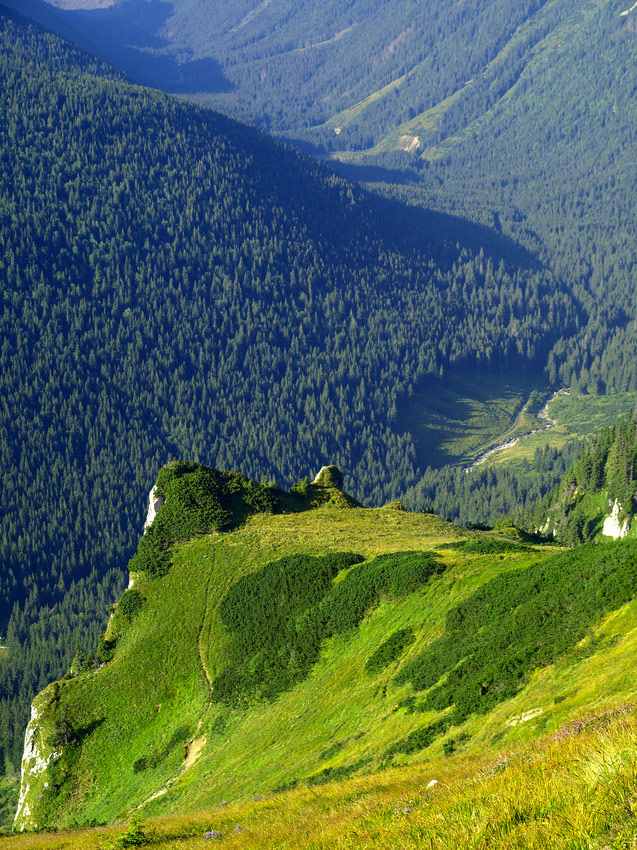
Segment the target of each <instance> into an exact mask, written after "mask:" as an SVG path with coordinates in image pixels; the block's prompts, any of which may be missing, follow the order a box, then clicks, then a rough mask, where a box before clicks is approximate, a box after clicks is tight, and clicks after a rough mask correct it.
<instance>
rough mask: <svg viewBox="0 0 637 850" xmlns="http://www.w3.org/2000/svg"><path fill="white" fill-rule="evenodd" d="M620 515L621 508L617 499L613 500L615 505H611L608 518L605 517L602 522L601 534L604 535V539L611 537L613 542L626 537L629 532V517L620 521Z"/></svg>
mask: <svg viewBox="0 0 637 850" xmlns="http://www.w3.org/2000/svg"><path fill="white" fill-rule="evenodd" d="M621 514H622V506H621V505H620V504H619V502H618V501H617V499H615V504H614V505H613V509H612V511H611V513H610V516H607V517H606V519H605V520H604V527H603V529H602V534H604V535H606V537H612V538H613V539H614V540H619V539H621V538H623V537H626V535H627V534H628V532H629V531H630V517H627V518H626V519H624V520H623V521H622V520H621V519H620V517H621Z"/></svg>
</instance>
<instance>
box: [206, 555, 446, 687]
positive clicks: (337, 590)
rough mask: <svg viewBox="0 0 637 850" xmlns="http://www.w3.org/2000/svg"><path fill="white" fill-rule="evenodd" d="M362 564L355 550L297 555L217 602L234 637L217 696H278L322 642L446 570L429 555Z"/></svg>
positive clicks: (234, 588) (304, 669)
mask: <svg viewBox="0 0 637 850" xmlns="http://www.w3.org/2000/svg"><path fill="white" fill-rule="evenodd" d="M362 560H363V559H362V557H361V556H360V555H354V554H351V553H338V554H333V555H323V556H320V557H312V556H310V555H292V556H289V557H286V558H282V559H281V560H279V561H274V562H271V563H269V564H266V566H264V567H263V568H262V569H261V570H259V571H258V572H256V573H253V574H251V575H248V576H244V577H243V578H241V579H239V581H238V582H236V584H234V585H233V586H232V587H231V588H230V590H229V591H228V592H227V594H226V595H225V597H224V598H223V599H222V601H221V603H220V605H219V617H220V619H221V622H222V623H223V625H224V626H225V628H226V630H227V632H228V633H229V636H230V638H231V639H230V642H229V646H228V648H227V651H226V658H227V663H226V666H225V667H224V669H223V670H222V671H221V673H220V674H219V675H218V676H217V677H216V678H215V680H214V682H213V698H214V699H216V700H218V701H226V702H234V701H236V700H237V699H238V697H239V696H240V695H246V694H250V693H252V694H253V695H255V696H260V697H263V698H266V699H272V698H274V697H276V696H277V695H278V694H279V693H281V692H282V691H284V690H287V689H288V688H289V687H291V686H292V685H293V684H295V683H296V682H298V681H300V680H301V679H302V678H304V677H305V676H306V675H307V673H308V672H309V670H310V669H311V667H312V665H313V664H314V663H315V662H316V660H317V659H318V656H319V652H320V647H321V641H322V640H323V639H324V638H327V637H330V636H331V635H334V634H338V633H343V632H346V631H348V630H349V629H352V628H354V627H355V626H357V625H358V623H360V621H361V620H362V619H363V617H365V615H366V614H367V613H368V611H369V610H370V609H371V608H372V607H373V606H374V605H376V604H377V603H378V601H379V599H380V597H381V596H382V595H389V596H392V597H399V596H403V595H406V594H407V593H410V592H412V591H413V590H415V589H416V588H417V587H420V586H422V585H423V584H425V583H426V581H427V580H428V579H429V578H430V577H431V576H432V575H435V574H437V573H439V572H441V571H442V569H444V568H443V567H442V566H441V565H440V564H438V563H437V562H436V561H435V559H434V558H433V556H432V555H431V553H428V552H400V553H396V554H393V555H382V556H380V557H377V558H374V559H373V560H372V561H367V562H365V563H361V561H362ZM354 565H358V566H354ZM352 566H354V569H350V570H349V572H348V573H347V574H346V575H345V577H344V578H343V580H342V581H340V582H339V583H337V584H334V583H333V580H334V578H335V577H336V576H337V575H338V573H339V572H340V571H341V570H343V569H348V568H349V567H352Z"/></svg>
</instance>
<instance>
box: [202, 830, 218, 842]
mask: <svg viewBox="0 0 637 850" xmlns="http://www.w3.org/2000/svg"><path fill="white" fill-rule="evenodd" d="M205 838H206V841H210V839H211V838H217V839H218V838H221V833H220V832H218V831H217V830H216V829H211V830H209V831H208V832H207V833H206V835H205Z"/></svg>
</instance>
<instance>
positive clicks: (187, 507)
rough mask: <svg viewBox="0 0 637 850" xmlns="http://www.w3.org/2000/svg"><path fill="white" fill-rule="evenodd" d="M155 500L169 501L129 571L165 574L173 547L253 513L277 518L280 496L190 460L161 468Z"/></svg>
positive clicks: (166, 502) (235, 474)
mask: <svg viewBox="0 0 637 850" xmlns="http://www.w3.org/2000/svg"><path fill="white" fill-rule="evenodd" d="M156 486H157V495H160V496H164V498H165V501H164V504H163V505H162V507H161V508H160V509H159V511H158V512H157V515H156V517H155V519H154V521H153V523H152V525H151V526H150V527H149V528H148V529H147V530H146V533H145V534H144V535H143V536H142V538H141V539H140V541H139V545H138V547H137V552H136V553H135V555H133V557H132V558H131V560H130V563H129V565H128V566H129V570H130V571H131V572H146V573H149V574H150V575H153V576H162V575H165V574H166V573H167V572H168V570H169V569H170V557H171V551H172V547H173V546H174V544H175V543H178V542H181V541H184V540H188V539H189V538H191V537H193V536H195V535H197V534H206V533H209V532H211V531H227V530H229V529H230V528H233V527H235V526H236V525H239V524H240V523H241V522H243V520H244V519H245V518H246V517H247V516H248V514H250V513H254V512H255V511H256V512H263V513H274V512H275V511H276V510H277V509H278V506H279V500H278V495H277V491H276V490H275V489H274V488H272V487H268V486H266V485H265V484H257V483H256V482H254V481H249V480H248V479H247V478H244V477H243V476H242V475H239V474H237V473H233V472H219V471H218V470H216V469H211V468H210V467H207V466H200V465H198V464H196V463H190V462H188V461H180V462H178V463H171V464H168V465H167V466H164V467H162V469H161V470H160V471H159V475H158V476H157V485H156Z"/></svg>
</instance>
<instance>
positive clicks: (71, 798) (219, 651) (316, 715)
mask: <svg viewBox="0 0 637 850" xmlns="http://www.w3.org/2000/svg"><path fill="white" fill-rule="evenodd" d="M160 513H161V511H160ZM445 544H446V545H445ZM620 548H621V547H620ZM347 551H350V552H351V551H356V552H359V553H360V554H361V556H362V557H364V558H365V559H366V560H365V561H364V562H363V563H361V564H359V565H353V566H351V567H348V568H347V569H346V570H341V572H340V573H339V574H338V577H337V579H338V580H336V583H335V584H333V590H332V591H329V592H330V593H332V592H334V593H338V592H339V589H341V588H343V589H346V588H347V586H348V582H352V581H353V580H354V577H355V576H356V575H357V572H358V573H359V575H360V574H362V573H360V571H361V570H363V571H364V569H369V568H371V567H372V566H373V565H374V563H375V561H377V562H379V563H381V564H382V563H383V560H385V562H386V563H390V564H391V563H392V561H396V553H401V552H402V553H403V560H404V559H405V558H407V560H409V558H411V557H413V555H410V553H414V552H415V551H419V552H427V553H429V554H430V555H431V554H432V553H434V552H437V553H438V554H437V555H436V556H434V558H435V562H440V563H441V564H442V565H444V568H445V569H444V572H442V573H439V574H438V575H436V576H435V577H434V579H432V580H430V581H429V582H427V583H426V584H425V585H424V586H423V587H420V588H416V589H415V590H414V592H410V593H406V594H403V595H402V596H401V595H400V594H399V595H398V596H396V595H394V596H392V595H391V594H381V598H380V601H379V602H378V603H374V604H372V605H371V606H367V607H366V609H365V611H366V616H365V617H364V619H363V620H362V621H361V622H360V624H359V625H358V626H357V627H356V628H354V629H351V628H350V629H349V630H346V631H345V632H342V633H340V632H336V633H333V634H332V636H331V637H328V636H326V637H325V639H323V641H322V643H321V652H320V656H319V657H318V659H317V661H316V663H314V665H313V666H312V668H311V670H310V671H309V675H307V676H306V677H305V678H304V679H303V680H302V681H298V682H297V683H296V684H295V685H294V687H291V688H289V689H287V690H285V691H284V692H282V693H280V694H279V695H278V696H277V698H276V699H272V698H269V699H267V700H264V699H263V698H258V697H257V695H256V693H255V694H246V695H245V699H242V700H240V701H239V702H238V703H235V704H232V705H227V704H220V703H217V702H215V701H214V700H213V699H212V692H211V683H213V682H214V681H215V678H216V677H217V676H219V675H220V674H221V673H222V672H223V670H224V669H225V667H226V665H227V661H228V657H229V655H231V654H232V635H231V634H229V633H228V631H227V628H226V627H225V626H224V622H223V616H222V615H221V610H222V606H223V600H224V599H225V598H226V597H227V595H228V593H229V592H231V590H232V588H233V587H236V586H237V582H242V581H246V580H252V579H255V578H256V579H257V580H258V576H259V575H260V573H261V572H262V571H263V570H264V569H267V567H268V565H272V564H279V565H280V563H281V561H282V559H286V558H290V557H296V558H300V559H301V561H302V559H303V558H307V557H308V552H311V553H312V556H311V557H312V558H316V559H320V558H321V557H322V556H326V555H330V556H333V555H335V554H338V553H342V552H347ZM599 551H600V552H601V550H599ZM617 551H619V550H617ZM622 551H624V550H622ZM553 552H554V550H551V549H550V548H549V549H546V548H541V547H534V546H530V545H520V543H519V540H517V539H516V538H515V537H513V538H511V539H507V538H506V535H505V536H504V537H503V535H502V534H500V535H494V534H485V533H478V532H475V531H474V532H461V531H460V530H459V529H457V528H454V527H453V526H450V525H449V524H447V523H444V522H443V521H441V520H440V519H439V518H437V517H435V516H432V515H422V514H420V515H419V514H410V513H407V512H404V511H398V510H385V509H362V508H350V509H347V510H345V509H342V508H336V507H334V506H333V505H331V504H329V502H328V503H327V504H324V505H323V506H321V507H319V508H316V509H313V510H309V511H302V512H295V513H280V514H275V515H266V514H263V513H254V514H251V515H249V516H248V517H247V519H246V521H245V523H244V524H243V525H241V526H240V527H238V528H236V529H235V530H233V531H230V532H228V533H225V534H221V535H220V534H218V533H214V534H212V535H199V536H197V537H195V538H194V539H193V540H191V541H190V542H188V543H185V544H181V545H179V546H177V547H176V548H175V549H174V551H173V556H172V565H171V568H170V570H169V572H168V573H167V574H166V575H164V576H163V577H160V578H157V577H151V576H150V575H149V574H148V573H145V574H144V573H142V574H140V575H139V576H138V577H137V579H136V583H135V588H134V589H135V590H137V591H138V592H139V594H140V595H141V597H143V600H144V601H143V604H142V605H141V607H139V608H138V610H136V611H135V612H134V616H132V617H131V616H129V615H126V617H124V615H121V612H119V615H118V612H117V611H116V613H115V616H114V617H113V620H112V622H111V629H110V631H111V633H112V634H113V635H116V636H117V645H116V649H115V652H114V657H113V660H112V661H111V662H109V663H108V664H107V665H106V666H105V667H103V668H102V669H100V670H98V671H96V672H87V673H83V674H81V675H79V676H77V677H76V678H73V679H69V680H67V681H64V682H62V683H61V685H60V687H59V702H60V703H61V704H62V705H63V706H64V710H65V716H66V718H67V721H68V724H69V727H70V728H71V729H79V730H84V734H83V735H82V736H75V737H76V738H81V740H74V742H73V743H71V744H70V745H69V746H68V747H65V748H64V749H63V754H62V756H61V757H60V758H59V759H58V760H57V762H56V764H55V765H54V768H53V773H54V774H55V775H56V776H57V777H58V779H57V781H56V782H55V783H54V786H51V787H53V788H54V791H53V792H49V793H48V794H47V793H45V794H44V796H43V798H42V799H39V800H34V805H35V807H36V809H37V815H36V816H37V817H38V818H43V819H44V818H45V819H46V822H47V823H48V824H50V825H53V824H55V825H70V824H71V823H73V822H74V821H75V822H79V823H87V822H92V821H93V822H98V823H99V822H109V821H112V820H113V819H115V818H117V817H122V816H125V815H126V814H127V813H130V812H131V811H134V810H136V809H137V808H139V807H141V810H142V811H143V812H144V813H145V814H155V813H161V812H176V811H195V810H198V809H202V808H205V807H206V806H210V805H214V804H218V803H220V802H222V801H224V800H233V799H237V798H240V797H245V796H250V795H253V796H258V795H262V794H264V793H270V792H272V791H273V790H274V789H277V788H279V789H280V788H284V787H291V786H294V785H297V784H301V785H303V784H305V783H308V784H310V785H312V784H316V783H319V784H321V783H323V782H325V781H332V780H335V779H339V778H343V777H345V776H348V775H351V774H353V773H361V772H362V773H367V772H369V771H373V770H377V769H379V768H381V767H382V766H383V764H386V763H387V756H388V754H389V756H390V758H391V759H393V760H394V761H395V762H396V763H398V764H400V763H405V762H410V761H414V760H415V761H422V760H423V759H424V760H425V761H426V760H428V759H430V758H432V757H434V756H435V755H436V754H437V753H442V752H443V748H446V751H450V750H453V748H454V747H456V746H461V747H462V749H463V750H467V751H473V750H474V749H476V750H477V749H479V748H480V747H483V748H484V747H485V746H487V747H492V746H493V745H494V742H493V741H492V739H494V741H498V742H503V743H504V742H506V741H512V742H515V741H518V742H519V741H523V740H528V736H529V735H530V734H532V733H533V731H534V730H535V729H536V728H537V723H541V722H544V723H547V722H550V723H551V724H554V723H555V722H558V721H559V720H560V719H561V718H568V717H569V716H571V715H572V712H573V711H574V710H576V709H577V708H578V707H580V708H581V706H582V705H586V701H584V702H582V696H581V692H582V689H584V690H585V689H586V687H588V684H587V683H588V681H589V679H588V678H587V676H586V675H585V676H583V678H582V680H581V682H580V683H579V684H578V685H577V686H576V685H574V684H571V687H570V689H567V692H566V693H565V694H564V698H563V699H561V700H560V701H559V703H556V704H555V705H553V702H552V699H549V702H550V703H551V706H552V708H551V710H550V711H547V710H546V709H545V708H543V709H542V711H541V714H540V715H539V718H540V719H539V720H538V721H537V722H534V721H526V720H525V721H523V722H520V723H519V724H518V723H517V722H516V721H515V718H516V717H519V716H522V717H524V716H525V714H529V713H530V714H531V715H532V716H535V715H534V714H533V711H531V712H529V711H526V712H525V710H524V709H523V708H520V706H521V705H523V704H524V701H525V700H526V699H529V698H530V699H535V700H537V698H538V697H537V694H538V678H537V674H536V672H534V671H533V670H532V669H530V670H529V675H528V676H527V677H526V680H525V682H526V684H525V685H524V682H523V683H522V684H523V685H524V687H522V689H521V690H517V691H515V692H512V698H511V699H509V700H507V701H506V702H500V703H498V704H496V705H495V706H493V708H492V710H491V711H490V712H489V713H488V714H486V715H483V716H481V717H479V716H478V715H475V714H474V715H471V716H468V717H466V718H463V719H462V720H461V721H458V718H456V721H457V723H456V726H454V728H453V730H451V731H450V732H449V733H448V734H447V733H446V727H447V725H448V724H447V721H446V720H445V717H446V716H447V714H448V710H447V709H444V708H443V710H442V711H441V710H440V709H438V708H435V709H431V708H427V709H426V711H425V712H424V713H423V712H422V711H410V710H409V708H408V706H409V697H410V695H412V694H414V692H413V690H412V688H411V685H409V684H400V683H398V682H396V681H395V677H396V674H397V673H399V671H400V670H402V669H406V667H405V665H410V664H411V665H413V664H414V663H416V662H417V659H418V658H419V656H421V655H422V654H423V653H426V652H427V651H428V650H429V649H430V648H431V647H432V646H435V645H436V642H437V641H438V642H440V640H444V639H445V629H446V625H445V624H446V623H447V622H448V618H449V617H452V616H453V614H452V612H453V611H454V610H456V609H458V606H462V605H470V600H471V599H472V597H475V595H476V594H479V593H480V592H485V593H487V592H488V591H487V590H486V588H489V587H490V586H491V585H493V584H494V583H496V586H497V582H498V581H500V582H502V581H505V579H506V578H507V577H509V578H510V580H511V581H512V582H515V581H517V580H518V579H519V577H523V576H525V575H526V574H527V573H529V572H530V571H531V570H533V569H534V568H538V569H540V568H542V566H543V565H546V564H547V563H551V560H552V558H553ZM379 556H386V557H385V558H384V559H383V558H379ZM559 557H561V556H559ZM547 559H548V560H547ZM397 562H398V563H399V562H400V559H398V561H397ZM438 572H439V571H438ZM331 581H334V579H331ZM481 588H482V591H481ZM340 592H341V593H343V592H345V591H344V590H341V591H340ZM617 605H618V606H619V605H620V601H617ZM631 616H632V615H631ZM623 622H624V625H623V626H622V628H621V629H620V630H618V631H617V633H616V636H613V635H610V636H609V639H608V640H606V639H601V638H600V639H599V640H597V641H594V642H593V643H592V644H591V646H590V647H589V650H591V651H588V650H587V651H584V652H581V653H580V655H578V656H577V657H575V656H574V657H573V658H572V659H571V662H569V663H572V664H573V665H575V669H584V667H585V666H586V665H589V666H590V665H591V663H592V662H593V661H595V660H596V659H597V658H598V657H599V658H604V657H605V658H606V659H608V658H609V657H611V656H613V657H617V658H619V657H621V658H624V656H622V655H621V653H624V654H625V653H626V651H627V650H626V645H625V640H624V638H623V637H622V635H625V634H628V633H630V632H631V629H633V630H634V625H635V624H634V617H633V619H631V618H630V617H628V618H626V617H624V621H623ZM354 625H356V624H355V623H354ZM397 633H402V634H403V635H406V634H410V635H413V641H411V642H408V641H405V643H404V645H403V646H402V651H400V652H398V651H396V653H395V656H394V657H393V658H391V657H390V659H389V660H388V661H387V663H386V664H385V663H383V665H378V668H377V669H376V671H375V672H370V670H369V669H368V664H369V662H370V659H371V658H372V657H374V655H375V654H376V653H379V652H380V653H381V654H382V652H383V651H384V650H383V647H384V646H385V645H387V644H388V643H389V644H391V638H392V637H393V636H395V635H396V634H397ZM610 638H612V640H611V639H610ZM393 651H394V650H392V652H393ZM390 656H391V652H390ZM580 656H581V657H580ZM562 663H563V662H560V664H562ZM627 663H628V662H627V661H626V660H623V661H622V663H621V664H620V665H618V667H617V670H616V673H617V675H616V681H615V684H614V686H613V687H612V688H609V689H608V693H607V694H606V695H607V696H608V694H613V693H617V694H622V695H625V694H626V693H627V692H628V693H630V690H631V687H632V688H633V690H634V685H631V684H630V683H629V682H626V681H623V680H621V676H619V671H620V670H621V669H623V670H624V671H625V670H626V669H627V667H626V665H627ZM560 664H558V665H557V666H556V665H555V664H550V665H549V666H548V667H545V668H542V671H541V675H540V679H541V681H543V679H542V676H544V677H546V676H549V674H550V675H552V676H554V677H557V679H558V680H559V681H560V682H561V681H562V680H561V679H560V674H559V669H560ZM571 673H572V671H571ZM596 675H598V676H599V675H600V674H599V671H598V673H597V674H596ZM625 678H626V676H624V679H625ZM576 679H577V676H572V683H573V682H575V680H576ZM559 687H560V688H561V689H562V691H563V690H564V684H560V686H559ZM539 690H540V693H542V698H541V701H542V703H543V704H545V703H546V701H547V696H546V694H545V693H544V690H543V688H542V687H541V686H540V688H539ZM558 690H559V688H557V687H556V691H555V692H556V694H557V691H558ZM529 694H535V697H533V696H531V697H529ZM426 696H427V694H426V693H425V697H426ZM418 699H420V698H418ZM411 704H412V705H413V701H412V703H411ZM405 708H407V710H405ZM52 719H53V718H49V721H51V720H52ZM509 721H512V722H511V724H509ZM428 727H430V732H431V730H432V729H433V733H435V734H429V735H428V736H425V739H423V738H422V731H420V732H419V730H422V729H424V728H428ZM419 735H420V740H419V743H420V744H423V745H426V746H427V747H428V749H425V750H423V751H420V747H418V748H416V747H413V748H411V749H412V752H411V753H410V747H409V746H407V747H405V746H401V742H404V741H406V740H411V741H412V742H413V741H414V740H416V739H418V736H419ZM410 736H413V737H411V738H410ZM71 738H73V736H71ZM416 750H418V751H416ZM189 752H198V753H199V754H198V757H197V758H196V759H195V758H193V759H192V760H191V761H188V760H187V759H186V760H184V756H185V755H187V754H188V753H189ZM60 778H61V781H60ZM55 786H58V787H55ZM41 822H42V821H41Z"/></svg>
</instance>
